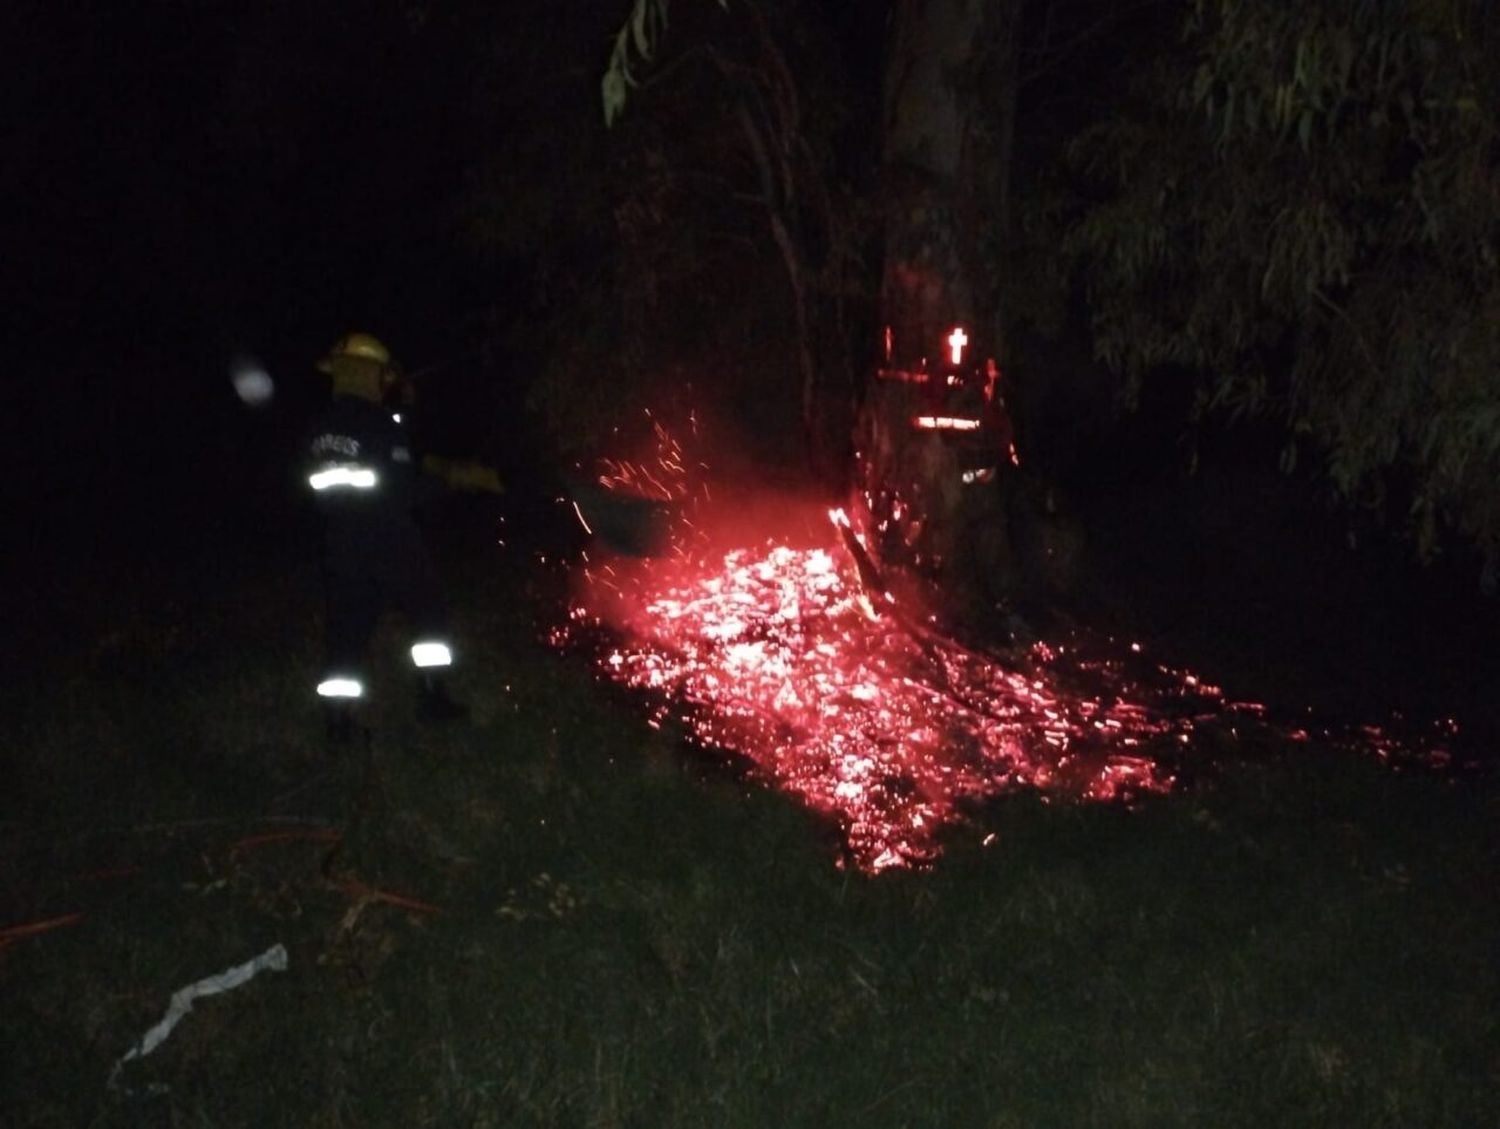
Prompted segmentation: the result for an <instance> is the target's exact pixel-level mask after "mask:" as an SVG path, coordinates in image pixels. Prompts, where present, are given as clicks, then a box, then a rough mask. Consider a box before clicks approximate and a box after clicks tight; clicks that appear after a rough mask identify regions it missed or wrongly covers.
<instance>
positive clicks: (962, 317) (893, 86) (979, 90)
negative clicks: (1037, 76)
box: [857, 0, 1021, 610]
mask: <svg viewBox="0 0 1500 1129" xmlns="http://www.w3.org/2000/svg"><path fill="white" fill-rule="evenodd" d="M1020 7H1021V0H898V3H897V4H896V5H895V9H894V14H893V17H892V28H891V35H890V47H889V54H888V57H887V66H886V89H885V114H886V120H885V147H884V163H885V174H886V177H885V179H886V192H885V202H886V214H885V264H884V270H883V275H882V282H881V311H882V316H883V327H884V340H883V341H882V342H881V345H882V350H881V355H882V368H881V370H880V372H879V374H878V375H877V376H876V377H875V379H873V380H872V381H871V382H870V385H869V388H868V390H867V394H866V400H865V404H864V408H863V410H862V412H861V422H860V426H859V428H858V432H857V445H858V447H859V451H860V464H861V470H862V474H861V481H860V485H861V487H862V493H863V500H864V502H865V504H866V506H867V507H868V510H869V517H870V524H871V528H872V529H875V530H877V531H879V534H880V535H879V536H878V537H877V539H876V540H877V546H878V548H879V549H880V555H881V557H882V560H883V561H884V563H886V564H888V565H889V564H901V565H907V566H912V567H915V568H916V569H918V570H919V571H921V572H923V573H926V574H927V575H930V576H933V577H935V578H937V579H939V580H940V581H941V583H942V584H943V587H944V589H945V590H946V591H947V592H948V593H949V594H950V596H951V597H952V598H953V599H954V601H955V602H956V604H958V605H959V607H960V608H961V609H962V610H972V609H974V608H975V607H976V606H978V605H984V606H988V607H993V606H994V604H995V602H996V601H997V600H999V599H1002V598H1003V597H1004V596H1005V595H1006V594H1007V593H1008V592H1009V591H1010V590H1011V589H1012V588H1013V587H1014V582H1015V574H1016V568H1015V566H1014V564H1013V561H1012V557H1011V552H1010V543H1009V537H1008V535H1007V531H1006V522H1005V509H1006V506H1005V499H1006V492H1007V487H1008V485H1009V483H1010V480H1011V475H1010V474H1009V471H1010V469H1011V457H1010V450H1009V436H1008V433H1007V432H1006V431H1005V425H1004V422H1003V419H1002V417H1003V400H1002V399H1001V398H1000V397H1001V396H1002V395H1003V392H1002V391H1001V390H1000V389H999V388H998V387H997V382H996V381H995V380H994V379H993V376H991V377H990V378H989V379H988V380H987V378H986V372H987V371H988V372H990V373H993V372H996V371H998V369H990V367H989V366H988V365H987V362H989V361H995V362H1003V360H1004V357H1003V355H1002V347H1003V326H1004V310H1003V304H1002V288H1001V286H1000V285H999V282H998V271H997V270H996V266H997V264H996V263H995V262H994V254H995V251H994V248H996V247H998V246H1000V245H1001V240H1002V238H1003V234H1004V232H1005V229H1006V225H1007V222H1008V215H1007V213H1008V193H1007V191H1006V186H1007V183H1008V179H1009V177H1008V172H1009V166H1010V149H1011V136H1012V132H1013V122H1014V106H1015V92H1016V73H1017V58H1018V50H1019V40H1020ZM955 329H961V330H962V331H963V333H964V335H965V337H966V338H967V341H966V343H965V344H964V346H963V347H962V349H961V350H958V351H954V350H952V348H951V346H950V345H949V343H948V339H949V336H950V334H952V333H953V331H954V330H955ZM986 385H988V387H986ZM988 393H994V395H993V396H992V395H989V394H988ZM919 420H921V421H926V423H927V424H928V426H926V427H925V428H924V427H922V426H918V425H917V421H919ZM976 420H977V421H981V422H982V429H980V428H979V427H978V426H977V425H976V427H975V430H968V428H969V427H970V425H971V423H972V422H973V421H976ZM933 421H937V425H933ZM944 421H947V422H946V423H944ZM954 421H958V422H956V423H955V422H954ZM1002 435H1003V436H1004V438H1003V446H1001V443H1002V439H1001V436H1002Z"/></svg>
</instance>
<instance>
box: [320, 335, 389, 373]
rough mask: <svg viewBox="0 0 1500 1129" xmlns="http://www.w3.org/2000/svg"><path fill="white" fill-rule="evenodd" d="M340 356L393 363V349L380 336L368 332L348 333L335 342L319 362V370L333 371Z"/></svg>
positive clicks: (379, 363)
mask: <svg viewBox="0 0 1500 1129" xmlns="http://www.w3.org/2000/svg"><path fill="white" fill-rule="evenodd" d="M339 357H359V358H361V359H363V360H366V361H374V362H375V363H376V364H378V365H380V366H381V367H385V366H388V365H389V364H390V363H391V351H390V350H389V349H387V348H386V347H385V345H384V344H382V343H381V341H380V339H379V338H378V337H372V336H371V335H370V334H368V333H346V334H344V336H342V337H340V338H339V339H338V340H337V341H335V342H334V345H333V348H332V349H329V350H328V352H327V354H326V355H325V356H324V357H323V359H322V360H321V361H319V362H318V371H319V372H332V371H333V362H334V361H335V360H337V359H338V358H339Z"/></svg>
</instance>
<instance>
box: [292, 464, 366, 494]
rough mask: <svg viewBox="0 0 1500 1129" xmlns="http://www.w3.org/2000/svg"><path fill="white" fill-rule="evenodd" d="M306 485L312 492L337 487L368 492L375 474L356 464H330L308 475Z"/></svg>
mask: <svg viewBox="0 0 1500 1129" xmlns="http://www.w3.org/2000/svg"><path fill="white" fill-rule="evenodd" d="M307 484H308V485H309V486H311V487H312V488H313V489H314V490H328V489H332V488H334V487H338V486H349V487H352V488H354V489H355V490H370V489H373V488H374V486H375V472H374V471H373V470H371V469H370V468H369V467H367V466H359V465H358V464H357V463H330V464H329V465H328V466H325V467H324V468H323V469H322V470H317V471H314V472H313V473H312V474H310V475H308V476H307Z"/></svg>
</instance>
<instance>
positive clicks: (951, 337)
mask: <svg viewBox="0 0 1500 1129" xmlns="http://www.w3.org/2000/svg"><path fill="white" fill-rule="evenodd" d="M968 343H969V335H968V334H967V333H965V332H964V331H963V327H961V326H956V327H954V330H953V332H952V333H950V334H948V348H949V349H950V350H951V355H952V357H953V363H954V364H956V365H958V364H962V363H963V359H964V346H965V345H967V344H968Z"/></svg>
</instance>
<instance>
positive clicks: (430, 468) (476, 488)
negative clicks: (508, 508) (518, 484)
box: [422, 455, 505, 494]
mask: <svg viewBox="0 0 1500 1129" xmlns="http://www.w3.org/2000/svg"><path fill="white" fill-rule="evenodd" d="M422 469H423V470H425V471H426V472H427V473H428V474H431V475H435V476H436V477H438V478H441V479H442V480H443V482H444V483H445V484H446V485H447V486H448V488H449V489H450V490H465V491H469V492H473V493H481V494H504V493H505V484H504V483H503V482H501V481H500V476H499V475H498V474H496V473H495V468H494V467H489V466H485V465H484V464H483V463H476V462H468V461H458V460H453V459H441V458H438V457H436V456H434V455H428V456H426V457H425V458H423V460H422Z"/></svg>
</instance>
